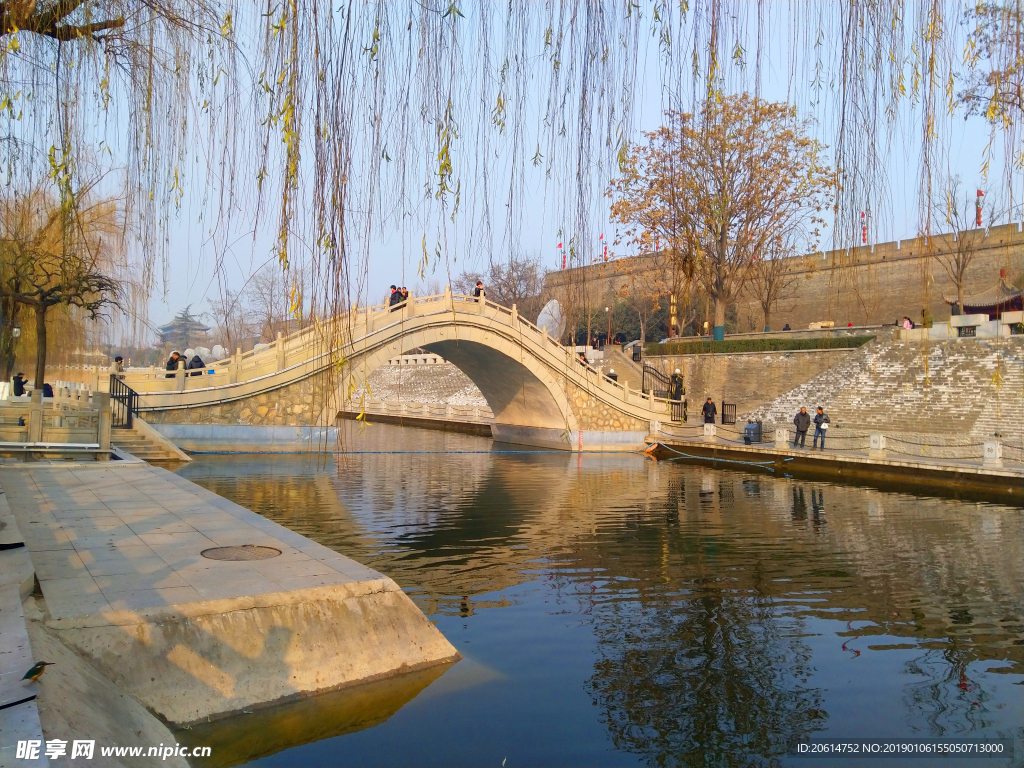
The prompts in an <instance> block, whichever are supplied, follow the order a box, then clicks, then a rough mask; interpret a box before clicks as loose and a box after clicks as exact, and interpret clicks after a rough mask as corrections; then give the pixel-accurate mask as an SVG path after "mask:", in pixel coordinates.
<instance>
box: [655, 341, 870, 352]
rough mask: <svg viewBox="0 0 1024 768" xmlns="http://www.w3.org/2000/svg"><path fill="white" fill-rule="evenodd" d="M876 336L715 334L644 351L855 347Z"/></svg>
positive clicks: (669, 342) (783, 350) (763, 350)
mask: <svg viewBox="0 0 1024 768" xmlns="http://www.w3.org/2000/svg"><path fill="white" fill-rule="evenodd" d="M874 338H875V337H874V336H835V337H824V338H816V339H726V340H725V341H713V340H712V339H711V337H709V336H705V337H703V338H702V339H692V340H689V339H688V340H686V341H668V342H665V343H664V344H659V343H652V344H645V345H644V354H646V355H649V356H654V355H707V354H711V353H715V354H719V355H724V354H728V353H730V352H791V351H793V350H798V349H854V348H856V347H859V346H861V345H863V344H867V343H868V342H869V341H871V340H872V339H874Z"/></svg>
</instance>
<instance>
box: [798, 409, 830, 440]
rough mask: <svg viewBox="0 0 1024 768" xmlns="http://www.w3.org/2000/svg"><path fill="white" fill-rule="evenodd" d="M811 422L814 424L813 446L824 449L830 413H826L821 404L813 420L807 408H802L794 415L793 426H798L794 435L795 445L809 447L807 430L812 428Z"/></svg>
mask: <svg viewBox="0 0 1024 768" xmlns="http://www.w3.org/2000/svg"><path fill="white" fill-rule="evenodd" d="M811 424H814V442H813V443H812V448H817V449H818V450H819V451H824V450H825V435H826V433H827V432H828V425H829V418H828V414H826V413H825V411H824V409H823V408H822V407H821V406H820V405H819V406H818V412H817V413H815V414H814V419H813V420H812V419H811V414H809V413H808V412H807V409H806V408H801V409H800V413H798V414H797V415H796V416H794V417H793V426H795V427H796V433H795V434H794V435H793V447H794V448H796V447H797V446H799V447H801V448H806V447H807V430H808V429H810V428H811ZM819 439H820V440H821V447H820V448H819V447H818V440H819Z"/></svg>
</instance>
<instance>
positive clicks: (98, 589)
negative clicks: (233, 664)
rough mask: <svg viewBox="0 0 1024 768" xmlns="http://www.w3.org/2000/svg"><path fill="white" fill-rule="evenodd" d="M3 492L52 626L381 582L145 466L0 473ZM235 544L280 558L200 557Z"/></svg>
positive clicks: (32, 466) (46, 467) (47, 467)
mask: <svg viewBox="0 0 1024 768" xmlns="http://www.w3.org/2000/svg"><path fill="white" fill-rule="evenodd" d="M0 484H2V486H3V488H4V489H5V490H6V492H7V494H8V499H9V502H10V505H11V508H12V509H13V510H14V512H15V516H16V517H17V518H18V523H19V526H20V528H21V532H22V534H23V536H24V538H25V543H26V546H27V548H28V550H29V552H30V553H31V556H32V562H33V564H34V566H35V571H36V576H37V578H38V579H39V584H40V586H41V588H42V591H43V597H44V598H45V599H46V606H47V609H48V610H49V613H50V616H51V617H52V618H54V619H61V618H70V617H75V616H85V615H90V614H97V613H104V612H108V611H125V610H128V611H138V610H140V609H146V608H153V607H159V606H170V605H180V604H182V603H193V602H202V601H207V600H217V599H225V598H236V597H242V596H247V597H248V596H255V595H261V594H267V593H276V592H288V591H291V590H295V589H305V588H309V587H321V586H330V585H341V584H350V583H352V582H356V581H368V580H369V581H376V580H380V579H383V578H384V577H382V576H381V575H380V574H379V573H377V572H376V571H373V570H371V569H369V568H367V567H365V566H363V565H360V564H359V563H356V562H355V561H353V560H350V559H349V558H347V557H344V556H342V555H339V554H337V553H336V552H334V551H332V550H330V549H327V548H326V547H324V546H321V545H319V544H316V543H314V542H312V541H310V540H309V539H307V538H305V537H304V536H300V535H299V534H296V533H293V532H292V531H289V530H288V529H287V528H284V527H282V526H280V525H278V524H277V523H274V522H272V521H270V520H267V519H266V518H264V517H261V516H259V515H257V514H255V513H253V512H250V511H249V510H247V509H245V508H244V507H240V506H238V505H237V504H235V503H233V502H230V501H228V500H227V499H224V498H222V497H220V496H217V495H216V494H214V493H211V492H210V491H207V490H205V489H203V488H201V487H199V486H197V485H194V484H193V483H190V482H188V481H187V480H184V479H183V478H180V477H178V476H177V475H175V474H172V473H170V472H167V471H165V470H163V469H159V468H157V467H152V466H150V465H148V464H130V465H121V464H118V463H115V462H102V463H100V462H88V463H86V462H83V463H80V464H68V463H66V462H56V463H53V464H50V463H19V464H5V465H3V466H2V467H0ZM244 544H254V545H258V546H266V547H273V548H275V549H279V550H280V551H281V555H280V556H278V557H274V558H272V559H269V560H255V561H247V562H230V561H218V560H210V559H207V558H206V557H203V555H202V554H201V553H202V552H203V551H204V550H207V549H212V548H215V547H222V546H230V545H244Z"/></svg>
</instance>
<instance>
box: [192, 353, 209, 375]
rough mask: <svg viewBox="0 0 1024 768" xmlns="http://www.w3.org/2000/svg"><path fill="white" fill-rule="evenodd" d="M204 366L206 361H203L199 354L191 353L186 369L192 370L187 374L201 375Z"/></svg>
mask: <svg viewBox="0 0 1024 768" xmlns="http://www.w3.org/2000/svg"><path fill="white" fill-rule="evenodd" d="M205 367H206V363H204V362H203V358H201V357H200V356H199V355H192V359H191V360H189V361H188V369H189V370H190V371H192V373H190V374H189V376H202V375H203V368H205Z"/></svg>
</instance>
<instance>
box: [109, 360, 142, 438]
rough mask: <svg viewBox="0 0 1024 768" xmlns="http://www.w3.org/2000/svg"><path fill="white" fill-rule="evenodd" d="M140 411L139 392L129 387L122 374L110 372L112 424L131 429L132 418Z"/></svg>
mask: <svg viewBox="0 0 1024 768" xmlns="http://www.w3.org/2000/svg"><path fill="white" fill-rule="evenodd" d="M138 413H139V393H138V392H136V391H135V390H134V389H132V388H131V387H129V386H128V385H127V384H125V383H124V381H123V380H122V379H121V377H120V376H118V375H117V374H114V373H112V374H110V426H111V427H113V428H115V429H131V428H132V420H133V419H134V417H135V416H137V415H138Z"/></svg>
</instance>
